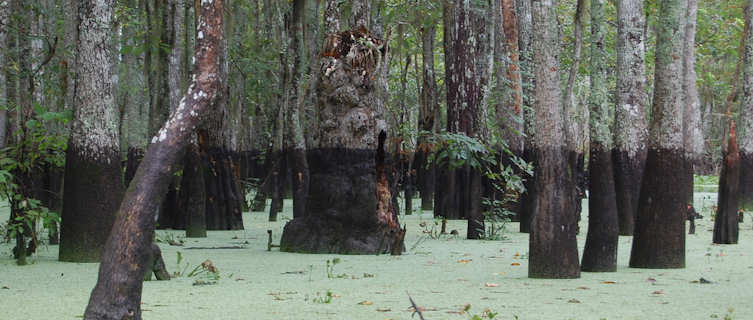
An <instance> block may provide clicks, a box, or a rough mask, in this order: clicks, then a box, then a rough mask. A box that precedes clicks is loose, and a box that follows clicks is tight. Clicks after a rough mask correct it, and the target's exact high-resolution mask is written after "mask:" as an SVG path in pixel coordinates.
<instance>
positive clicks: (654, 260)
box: [630, 0, 686, 268]
mask: <svg viewBox="0 0 753 320" xmlns="http://www.w3.org/2000/svg"><path fill="white" fill-rule="evenodd" d="M685 3H686V1H685V0H663V1H661V9H660V12H659V14H660V16H661V17H662V19H661V20H660V24H659V30H658V32H657V48H656V71H655V80H654V99H653V105H652V112H651V114H652V115H653V116H652V118H651V127H650V133H649V141H648V156H647V158H646V169H645V173H644V175H643V182H642V186H641V195H640V200H639V201H638V216H637V219H636V221H635V230H634V233H633V247H632V251H631V254H630V266H631V267H633V268H684V267H685V210H686V204H685V201H686V198H685V195H684V194H683V193H682V192H677V191H678V188H677V186H678V185H682V184H681V183H682V182H683V181H684V180H683V177H684V175H685V172H686V171H685V163H686V157H685V150H684V148H683V135H682V128H683V126H682V115H683V95H682V81H681V78H678V77H677V75H678V74H681V72H682V60H681V59H679V58H678V57H681V56H682V51H683V39H684V33H685V32H684V31H685V22H684V21H685V12H686V6H685Z"/></svg>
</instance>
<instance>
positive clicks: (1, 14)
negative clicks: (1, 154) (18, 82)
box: [0, 0, 10, 149]
mask: <svg viewBox="0 0 753 320" xmlns="http://www.w3.org/2000/svg"><path fill="white" fill-rule="evenodd" d="M9 2H10V0H1V1H0V45H3V46H6V41H7V34H8V27H7V26H8V17H9V15H10V3H9ZM5 60H6V56H5V50H0V66H5ZM6 81H7V79H6V77H5V70H0V149H2V148H5V146H6V142H7V141H6V139H7V131H8V113H7V112H6V111H5V107H6V106H7V103H8V101H7V99H6V91H5V90H6V89H7V86H6Z"/></svg>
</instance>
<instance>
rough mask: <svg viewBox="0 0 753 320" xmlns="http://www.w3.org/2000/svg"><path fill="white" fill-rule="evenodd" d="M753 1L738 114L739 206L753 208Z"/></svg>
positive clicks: (748, 16)
mask: <svg viewBox="0 0 753 320" xmlns="http://www.w3.org/2000/svg"><path fill="white" fill-rule="evenodd" d="M751 26H753V1H750V0H749V1H747V5H746V7H745V30H746V32H743V35H744V37H745V40H744V41H745V49H744V51H743V59H744V60H743V61H744V62H743V65H744V68H743V98H742V110H741V112H740V120H741V123H742V125H741V129H742V130H740V131H741V135H740V140H739V141H740V172H741V176H740V189H741V193H742V194H741V199H740V201H741V205H742V206H743V208H745V209H746V210H751V208H753V32H752V31H751V28H752V27H751Z"/></svg>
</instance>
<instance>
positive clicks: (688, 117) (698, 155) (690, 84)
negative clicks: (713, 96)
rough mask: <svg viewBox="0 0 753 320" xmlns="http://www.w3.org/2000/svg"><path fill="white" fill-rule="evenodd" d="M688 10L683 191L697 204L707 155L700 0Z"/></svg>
mask: <svg viewBox="0 0 753 320" xmlns="http://www.w3.org/2000/svg"><path fill="white" fill-rule="evenodd" d="M687 2H688V8H687V11H686V15H685V18H686V24H685V38H684V47H683V59H682V68H683V82H682V91H683V96H684V103H683V104H684V105H685V109H684V111H683V114H682V122H683V145H684V146H685V156H686V157H687V163H686V171H687V172H686V174H685V181H684V182H683V188H684V189H683V192H684V193H685V196H686V200H685V203H686V204H691V205H692V204H693V173H694V172H695V171H696V170H695V169H694V167H700V164H701V159H702V157H703V135H702V132H701V100H700V96H699V95H698V88H696V72H695V33H696V18H697V16H698V0H688V1H687Z"/></svg>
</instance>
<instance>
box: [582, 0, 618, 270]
mask: <svg viewBox="0 0 753 320" xmlns="http://www.w3.org/2000/svg"><path fill="white" fill-rule="evenodd" d="M604 3H605V1H604V0H591V63H590V68H589V69H590V74H591V94H590V96H589V99H588V100H589V101H588V105H589V108H590V109H591V111H590V115H591V117H590V122H591V125H590V128H591V129H590V130H591V133H590V137H591V146H590V151H589V154H590V157H589V161H588V173H589V183H588V185H589V186H590V187H591V188H590V191H591V193H590V195H589V198H588V236H587V238H586V245H585V248H584V249H583V261H582V265H581V269H582V270H583V271H591V272H614V271H617V239H618V231H619V230H618V229H619V228H618V225H617V223H618V221H617V202H616V199H615V189H614V172H613V169H612V151H613V150H612V131H611V130H610V128H609V124H610V122H611V119H610V110H609V109H610V104H609V101H608V99H609V97H608V91H607V81H608V79H607V70H606V63H607V61H606V60H607V52H606V48H605V46H606V43H605V36H606V33H607V30H606V21H605V17H604Z"/></svg>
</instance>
